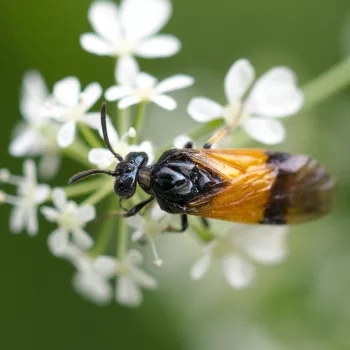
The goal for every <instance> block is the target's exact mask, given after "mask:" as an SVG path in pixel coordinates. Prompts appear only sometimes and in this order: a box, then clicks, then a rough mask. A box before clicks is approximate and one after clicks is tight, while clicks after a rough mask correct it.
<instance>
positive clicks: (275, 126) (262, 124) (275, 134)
mask: <svg viewBox="0 0 350 350" xmlns="http://www.w3.org/2000/svg"><path fill="white" fill-rule="evenodd" d="M242 126H243V128H244V130H245V131H246V133H247V134H248V135H249V136H250V137H251V138H253V139H255V140H257V141H259V142H261V143H265V144H267V145H275V144H278V143H281V142H282V141H283V140H284V138H285V135H286V131H285V128H284V125H283V124H282V123H281V122H280V121H278V120H274V119H268V118H262V117H256V118H253V117H251V118H249V119H247V120H246V121H245V122H244V123H243V125H242Z"/></svg>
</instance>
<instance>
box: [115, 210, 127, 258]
mask: <svg viewBox="0 0 350 350" xmlns="http://www.w3.org/2000/svg"><path fill="white" fill-rule="evenodd" d="M128 238H129V236H128V229H127V227H126V224H125V220H124V218H121V217H120V218H118V239H117V249H116V254H117V259H118V260H119V261H122V260H123V259H124V258H125V254H126V252H127V249H128Z"/></svg>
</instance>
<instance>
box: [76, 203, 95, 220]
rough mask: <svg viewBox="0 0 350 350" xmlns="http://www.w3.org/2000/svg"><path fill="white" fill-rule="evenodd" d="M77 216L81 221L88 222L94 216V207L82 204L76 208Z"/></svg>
mask: <svg viewBox="0 0 350 350" xmlns="http://www.w3.org/2000/svg"><path fill="white" fill-rule="evenodd" d="M78 217H79V220H81V221H82V222H89V221H91V220H93V219H95V217H96V209H95V207H93V206H92V205H83V206H82V207H80V208H79V209H78Z"/></svg>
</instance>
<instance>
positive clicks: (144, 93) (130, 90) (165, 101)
mask: <svg viewBox="0 0 350 350" xmlns="http://www.w3.org/2000/svg"><path fill="white" fill-rule="evenodd" d="M120 66H121V67H122V69H119V70H117V71H116V81H118V82H119V85H115V86H112V87H110V88H109V89H107V90H106V93H105V97H106V99H107V100H108V101H116V100H120V101H119V103H118V107H119V108H120V109H125V108H127V107H130V106H132V105H136V104H138V103H141V102H153V103H155V104H157V105H158V106H159V107H162V108H164V109H167V110H173V109H175V108H176V106H177V103H176V101H175V100H174V99H173V98H172V97H170V96H168V95H166V93H167V92H171V91H175V90H180V89H184V88H186V87H189V86H191V85H192V84H193V83H194V79H193V78H192V77H190V76H188V75H183V74H178V75H174V76H172V77H169V78H167V79H164V80H163V81H161V82H158V81H157V79H156V78H154V77H153V76H151V75H150V74H147V73H144V72H140V70H139V67H138V65H137V64H134V63H133V62H124V63H123V64H121V65H120Z"/></svg>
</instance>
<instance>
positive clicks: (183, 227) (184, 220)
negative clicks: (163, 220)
mask: <svg viewBox="0 0 350 350" xmlns="http://www.w3.org/2000/svg"><path fill="white" fill-rule="evenodd" d="M187 229H188V219H187V215H186V214H182V215H181V228H178V227H174V226H169V227H167V228H166V229H165V232H178V233H182V232H185V231H186V230H187Z"/></svg>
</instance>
